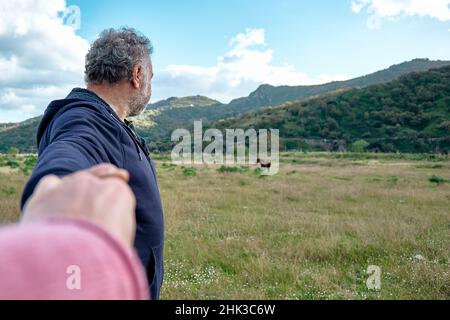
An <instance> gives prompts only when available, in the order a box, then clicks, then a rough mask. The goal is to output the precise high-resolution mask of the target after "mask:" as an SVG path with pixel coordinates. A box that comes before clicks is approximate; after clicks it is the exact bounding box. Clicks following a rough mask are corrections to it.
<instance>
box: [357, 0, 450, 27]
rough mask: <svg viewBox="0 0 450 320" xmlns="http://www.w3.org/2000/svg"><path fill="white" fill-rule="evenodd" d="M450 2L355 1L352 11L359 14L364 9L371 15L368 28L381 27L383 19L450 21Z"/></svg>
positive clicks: (430, 0) (413, 0)
mask: <svg viewBox="0 0 450 320" xmlns="http://www.w3.org/2000/svg"><path fill="white" fill-rule="evenodd" d="M449 4H450V0H353V1H352V11H353V12H354V13H356V14H359V13H360V12H361V11H363V9H366V12H367V13H368V14H369V19H368V21H367V26H368V27H369V28H371V29H379V28H380V27H381V19H382V18H395V17H398V16H420V17H430V18H433V19H437V20H439V21H442V22H445V21H450V8H449Z"/></svg>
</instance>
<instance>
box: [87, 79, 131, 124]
mask: <svg viewBox="0 0 450 320" xmlns="http://www.w3.org/2000/svg"><path fill="white" fill-rule="evenodd" d="M87 89H88V90H90V91H92V92H94V93H95V94H96V95H98V96H99V97H100V98H102V99H103V100H105V101H106V103H108V104H109V106H110V107H111V108H112V109H113V110H114V111H115V113H116V114H117V116H118V117H119V118H120V120H122V121H124V120H125V118H126V117H127V116H128V102H127V101H125V100H124V99H123V97H126V96H127V95H126V94H125V93H123V90H121V87H120V85H97V84H88V85H87Z"/></svg>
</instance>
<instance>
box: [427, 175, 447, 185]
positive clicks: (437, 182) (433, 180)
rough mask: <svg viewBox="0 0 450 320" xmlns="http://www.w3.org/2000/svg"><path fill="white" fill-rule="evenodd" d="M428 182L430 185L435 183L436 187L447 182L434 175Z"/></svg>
mask: <svg viewBox="0 0 450 320" xmlns="http://www.w3.org/2000/svg"><path fill="white" fill-rule="evenodd" d="M428 181H430V182H431V183H436V184H437V185H439V184H443V183H446V182H448V181H447V180H446V179H445V178H443V177H441V176H436V175H432V176H431V177H429V178H428Z"/></svg>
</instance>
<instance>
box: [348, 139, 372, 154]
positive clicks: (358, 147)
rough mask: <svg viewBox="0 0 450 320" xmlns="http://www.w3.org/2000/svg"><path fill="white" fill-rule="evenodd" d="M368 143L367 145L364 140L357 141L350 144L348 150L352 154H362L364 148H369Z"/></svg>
mask: <svg viewBox="0 0 450 320" xmlns="http://www.w3.org/2000/svg"><path fill="white" fill-rule="evenodd" d="M369 144H370V143H368V142H367V141H366V140H358V141H355V142H353V143H352V145H351V146H350V150H351V151H352V152H364V151H366V148H367V147H368V146H369Z"/></svg>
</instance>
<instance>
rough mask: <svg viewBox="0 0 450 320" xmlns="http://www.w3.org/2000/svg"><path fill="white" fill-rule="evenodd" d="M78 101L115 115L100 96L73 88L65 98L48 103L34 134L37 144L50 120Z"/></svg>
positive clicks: (77, 103) (77, 104) (74, 105)
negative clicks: (101, 107)
mask: <svg viewBox="0 0 450 320" xmlns="http://www.w3.org/2000/svg"><path fill="white" fill-rule="evenodd" d="M80 102H81V103H86V104H88V105H89V106H92V107H94V108H96V109H99V108H100V106H103V107H105V108H106V109H107V110H108V111H109V113H112V114H113V115H115V112H114V111H113V110H112V109H111V107H110V106H109V105H108V103H106V101H105V100H103V99H102V98H100V97H99V96H98V95H97V94H95V93H94V92H92V91H90V90H87V89H82V88H75V89H73V90H72V91H71V92H70V93H69V95H68V96H67V97H66V98H65V99H61V100H54V101H52V102H51V103H50V104H49V105H48V107H47V109H46V110H45V112H44V115H43V117H42V120H41V123H40V124H39V127H38V131H37V135H36V140H37V145H38V146H39V144H40V142H41V140H42V137H43V136H44V134H45V132H46V130H47V128H48V126H49V125H50V124H51V123H52V121H53V120H55V119H56V118H58V117H59V116H60V115H62V114H63V113H64V112H65V111H67V110H69V109H71V108H72V107H77V106H79V104H80ZM119 120H120V119H119Z"/></svg>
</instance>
